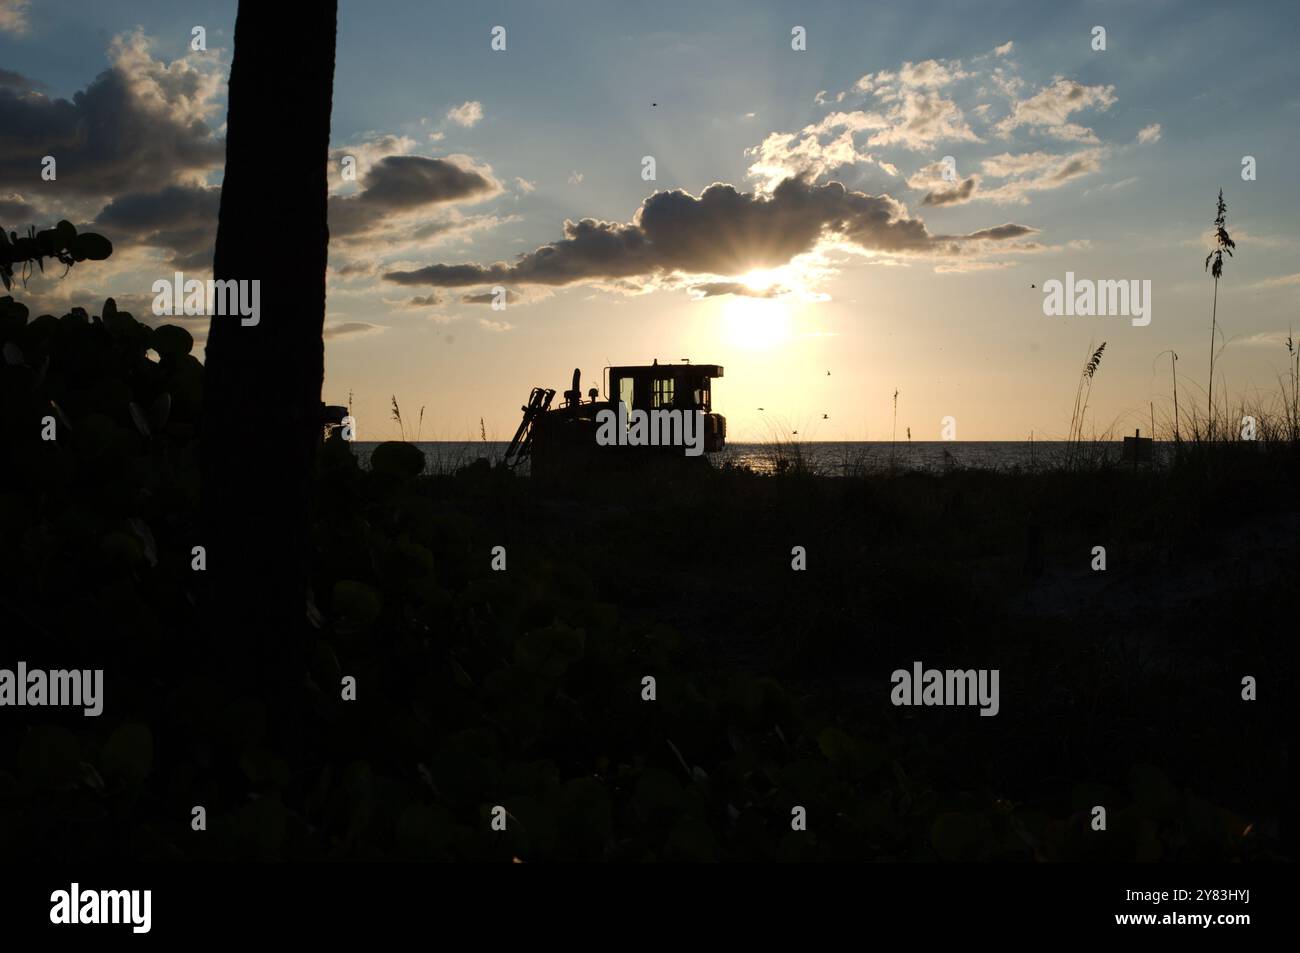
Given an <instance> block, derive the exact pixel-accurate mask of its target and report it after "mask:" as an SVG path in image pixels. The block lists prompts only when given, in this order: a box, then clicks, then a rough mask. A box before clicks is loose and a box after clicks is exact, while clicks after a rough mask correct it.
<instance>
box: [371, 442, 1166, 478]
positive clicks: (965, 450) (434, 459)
mask: <svg viewBox="0 0 1300 953" xmlns="http://www.w3.org/2000/svg"><path fill="white" fill-rule="evenodd" d="M376 446H378V444H377V443H364V442H361V441H358V442H357V443H356V444H355V445H354V447H353V449H354V451H355V452H356V455H357V457H358V458H359V459H360V460H361V462H362V464H363V465H364V464H366V463H367V462H368V461H369V459H370V454H371V452H372V451H373V450H374V448H375V447H376ZM415 446H417V447H419V448H420V450H422V451H423V452H424V456H425V459H426V460H428V465H427V466H426V468H425V470H426V472H429V473H449V472H451V471H453V470H456V469H457V468H459V467H461V466H464V465H466V464H469V463H473V462H474V461H475V460H477V459H478V458H479V457H485V458H486V459H487V460H488V461H490V462H492V463H497V462H498V461H500V460H501V458H502V457H503V456H504V455H505V452H506V447H507V446H509V444H507V443H506V442H504V441H491V440H489V441H442V442H438V443H431V442H423V443H417V444H415ZM1172 446H1173V445H1172V444H1170V443H1157V444H1156V445H1155V457H1156V460H1157V462H1159V461H1160V460H1161V459H1163V458H1164V457H1165V456H1166V455H1167V454H1169V453H1170V452H1171V448H1172ZM1065 451H1066V445H1065V444H1064V443H1063V442H1059V441H1052V442H1043V441H1039V442H1035V443H1030V442H1029V441H979V440H971V441H957V440H949V441H932V442H921V441H911V442H899V443H896V444H890V443H889V442H888V441H885V442H880V441H869V442H845V443H836V442H824V443H822V442H818V443H812V442H809V443H785V444H780V445H774V444H759V443H733V444H728V446H727V449H726V450H724V451H723V452H722V453H718V454H710V455H709V458H710V460H712V461H713V464H714V466H720V465H723V464H725V463H731V464H733V465H737V466H747V467H750V468H752V469H754V470H757V471H759V472H762V473H771V472H774V471H776V470H778V469H780V468H781V467H782V463H781V461H782V460H784V461H786V463H785V466H787V467H788V466H792V465H794V464H796V462H797V461H802V463H803V465H804V466H805V467H807V468H809V469H811V470H813V471H814V472H816V473H823V474H826V475H828V476H835V475H842V474H852V473H858V472H861V471H864V470H884V469H888V468H889V467H890V465H891V462H892V464H893V465H894V466H895V467H897V468H899V469H904V470H929V471H941V470H944V469H947V468H950V467H971V468H975V469H981V470H1010V469H1014V468H1017V467H1019V468H1021V469H1027V468H1030V467H1051V466H1056V465H1059V464H1060V463H1061V462H1062V461H1063V460H1064V457H1065ZM1081 452H1082V453H1083V454H1084V455H1086V456H1087V457H1088V459H1093V458H1094V457H1096V456H1104V457H1105V458H1107V459H1110V460H1115V461H1118V460H1120V459H1121V457H1122V444H1120V443H1096V444H1087V445H1085V446H1084V448H1083V449H1082V451H1081Z"/></svg>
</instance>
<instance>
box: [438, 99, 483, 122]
mask: <svg viewBox="0 0 1300 953" xmlns="http://www.w3.org/2000/svg"><path fill="white" fill-rule="evenodd" d="M482 118H483V104H482V103H480V102H478V101H477V100H474V99H471V100H469V101H468V102H464V103H461V104H460V105H459V106H455V107H453V108H452V109H449V110H447V119H448V121H450V122H454V123H456V124H457V125H458V126H465V127H467V128H468V127H470V126H473V125H475V124H476V123H478V121H479V120H480V119H482Z"/></svg>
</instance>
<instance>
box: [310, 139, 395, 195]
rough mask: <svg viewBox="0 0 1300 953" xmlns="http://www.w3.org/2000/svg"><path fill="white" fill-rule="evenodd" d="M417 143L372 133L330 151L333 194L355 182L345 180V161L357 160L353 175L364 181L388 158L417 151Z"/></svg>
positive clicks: (329, 166) (331, 189)
mask: <svg viewBox="0 0 1300 953" xmlns="http://www.w3.org/2000/svg"><path fill="white" fill-rule="evenodd" d="M415 146H416V142H415V140H414V139H412V138H410V137H409V136H397V135H392V134H388V133H383V134H380V133H371V134H370V135H368V136H366V137H365V138H363V139H361V140H360V141H358V142H354V143H352V144H351V145H346V146H339V147H338V148H336V149H332V150H330V154H329V164H328V166H327V167H326V172H327V173H328V176H329V188H330V191H331V192H335V191H338V190H339V189H342V188H346V187H348V186H349V185H350V184H351V183H352V182H353V181H355V180H345V179H344V178H343V160H344V159H345V158H347V157H348V156H351V157H352V158H353V159H354V160H356V165H355V167H354V168H353V173H354V174H355V175H356V176H358V177H359V178H360V179H361V180H363V181H364V179H365V176H366V174H367V173H368V172H369V171H370V169H371V168H373V167H374V166H375V165H376V164H377V163H379V162H382V161H383V160H384V159H386V158H387V157H388V156H403V155H408V154H409V153H411V152H414V151H415Z"/></svg>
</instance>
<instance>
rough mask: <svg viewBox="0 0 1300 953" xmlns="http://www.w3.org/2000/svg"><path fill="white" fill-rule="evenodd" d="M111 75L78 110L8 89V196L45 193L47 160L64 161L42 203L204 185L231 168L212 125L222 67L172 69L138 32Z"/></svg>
mask: <svg viewBox="0 0 1300 953" xmlns="http://www.w3.org/2000/svg"><path fill="white" fill-rule="evenodd" d="M109 55H110V60H111V61H112V64H113V65H112V67H111V68H109V69H107V70H105V71H103V72H102V73H100V74H99V75H98V76H97V77H95V79H94V80H92V81H91V83H90V85H88V86H87V87H86V88H85V89H84V90H82V91H81V92H79V93H77V94H76V95H75V96H73V98H72V99H71V100H67V99H50V98H49V97H47V96H45V95H43V94H42V93H40V92H38V91H37V90H36V89H35V88H34V87H33V85H31V84H27V85H22V84H17V85H15V82H14V81H13V79H12V75H16V74H12V75H11V79H10V82H8V83H6V84H0V187H8V188H19V189H32V188H36V187H37V182H38V180H37V178H36V175H37V170H39V169H40V168H41V159H42V157H43V156H45V155H52V156H54V157H55V160H56V161H57V163H58V164H57V176H58V177H57V179H55V180H54V181H52V182H39V188H40V190H41V192H42V195H43V196H48V197H51V198H54V199H55V200H60V199H63V198H64V197H66V196H97V197H103V196H107V195H114V194H117V193H121V192H127V191H135V190H140V191H144V190H151V189H157V188H159V187H160V186H163V185H170V184H178V183H187V184H197V183H200V182H202V181H203V179H204V178H205V177H206V176H207V174H208V173H209V172H211V171H212V170H214V169H217V168H219V167H220V166H221V164H222V163H223V162H224V160H225V147H224V144H223V142H222V140H221V139H220V138H218V136H217V135H216V134H215V133H214V132H213V130H212V128H211V127H210V126H209V125H208V122H207V120H208V119H209V118H210V117H211V116H212V115H213V114H214V112H215V111H216V110H217V109H219V104H218V101H217V100H218V96H219V95H220V94H221V91H222V89H223V88H224V80H225V72H224V69H223V68H222V67H221V66H220V64H219V62H218V58H217V57H212V58H211V59H206V60H204V59H189V58H187V59H179V60H176V61H174V62H172V63H170V64H169V63H164V62H162V61H160V60H155V59H153V58H152V57H151V56H150V54H149V41H148V40H147V39H146V38H145V37H144V35H143V34H141V33H140V32H139V31H137V32H134V33H131V34H126V35H123V36H119V37H117V38H115V39H114V40H113V42H112V44H111V45H110V51H109Z"/></svg>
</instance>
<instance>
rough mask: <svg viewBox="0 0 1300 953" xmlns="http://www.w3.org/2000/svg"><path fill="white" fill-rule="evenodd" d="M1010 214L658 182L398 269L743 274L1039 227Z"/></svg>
mask: <svg viewBox="0 0 1300 953" xmlns="http://www.w3.org/2000/svg"><path fill="white" fill-rule="evenodd" d="M1034 231H1035V229H1032V228H1029V227H1027V226H1024V225H1015V224H1006V225H1001V226H997V227H996V228H990V229H981V230H980V231H977V232H972V233H969V234H965V235H934V234H931V233H930V232H929V230H928V229H927V228H926V226H925V223H924V222H923V221H921V220H920V219H918V218H912V217H910V216H909V215H908V214H907V210H906V207H905V206H903V205H902V203H900V202H898V201H896V200H895V199H893V198H891V197H890V196H888V195H868V194H866V193H863V192H855V191H850V190H848V189H846V188H845V187H844V186H843V185H841V184H840V183H838V182H831V183H828V184H826V185H821V186H818V185H813V184H811V183H810V182H809V181H808V180H806V179H786V180H785V181H784V182H782V183H781V184H780V185H778V186H777V187H776V188H775V189H774V190H773V191H772V193H771V194H770V195H767V194H763V193H751V192H740V191H738V190H737V189H736V188H735V187H734V186H731V185H724V184H721V183H715V184H713V185H711V186H709V187H708V188H707V189H705V190H704V191H703V192H702V193H700V195H699V196H694V195H691V194H690V193H688V192H685V191H682V190H680V189H674V190H672V191H664V192H656V193H654V194H653V195H651V196H650V197H649V198H647V199H645V201H643V202H642V203H641V206H640V208H639V209H637V212H636V214H635V215H634V216H633V219H632V221H631V222H630V223H627V224H622V223H617V222H605V221H598V220H596V219H590V218H588V219H582V220H581V221H577V222H575V221H566V222H565V223H564V237H563V238H561V239H559V240H557V241H554V242H550V243H549V244H546V245H543V246H541V247H540V248H537V249H535V250H534V251H532V252H528V253H526V254H524V255H521V256H519V258H518V259H516V260H515V261H514V262H511V263H507V262H496V263H495V264H491V265H479V264H436V265H430V266H428V267H426V268H420V269H416V270H414V271H391V272H388V273H387V274H385V275H384V278H385V279H386V280H388V281H391V282H395V283H397V284H404V285H431V286H435V287H466V286H472V285H488V284H539V285H551V286H562V285H570V284H575V283H578V282H593V281H606V280H612V279H634V278H635V279H639V280H642V281H648V280H650V279H652V278H655V277H663V276H667V275H669V274H673V273H680V274H707V275H719V276H728V275H742V274H746V273H748V272H750V271H752V270H754V269H756V268H773V267H777V266H780V265H784V264H786V263H788V262H789V261H790V260H791V259H793V258H794V257H795V256H797V255H801V254H804V253H806V252H809V251H812V250H813V249H815V248H817V247H819V246H821V245H823V244H829V245H836V246H841V247H844V248H846V249H848V250H852V251H858V252H866V253H883V254H888V255H902V256H925V255H949V256H961V255H969V254H974V253H978V252H980V251H983V250H987V246H989V245H991V244H997V243H1001V242H1005V241H1007V240H1009V239H1012V238H1017V237H1022V236H1025V235H1028V234H1031V233H1033V232H1034Z"/></svg>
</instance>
